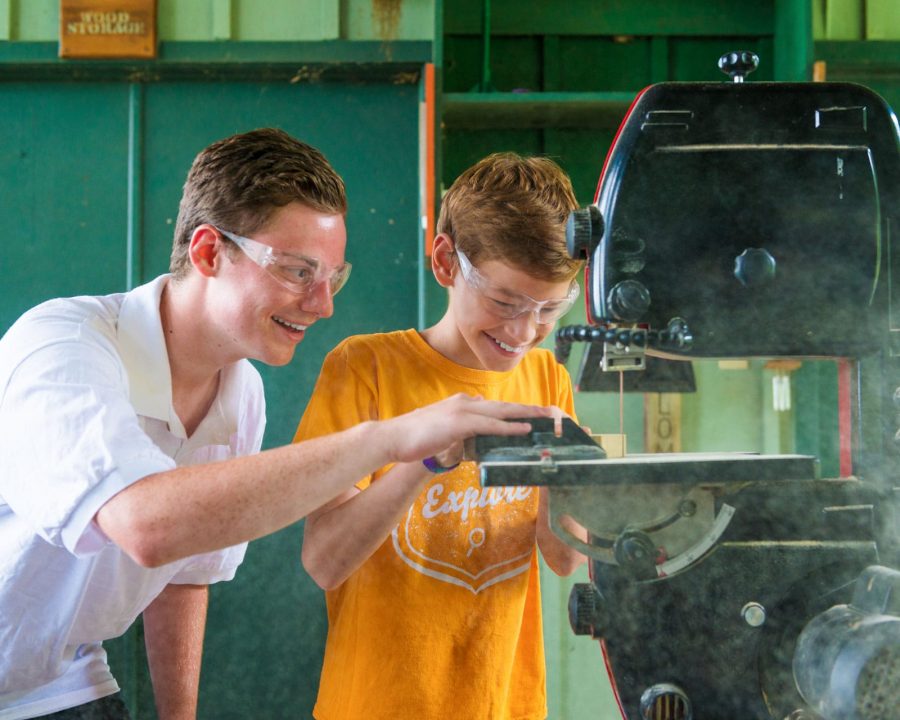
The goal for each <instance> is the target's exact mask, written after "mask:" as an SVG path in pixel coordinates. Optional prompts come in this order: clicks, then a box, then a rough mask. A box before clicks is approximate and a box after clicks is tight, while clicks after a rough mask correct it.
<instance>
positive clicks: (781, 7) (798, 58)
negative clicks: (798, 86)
mask: <svg viewBox="0 0 900 720" xmlns="http://www.w3.org/2000/svg"><path fill="white" fill-rule="evenodd" d="M812 31H813V21H812V4H811V3H810V1H809V0H779V2H777V3H775V65H774V67H775V79H776V80H786V81H792V82H805V81H807V80H810V79H811V78H812V62H813V58H812V49H813V36H812Z"/></svg>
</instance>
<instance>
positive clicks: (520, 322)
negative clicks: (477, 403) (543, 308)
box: [506, 311, 538, 345]
mask: <svg viewBox="0 0 900 720" xmlns="http://www.w3.org/2000/svg"><path fill="white" fill-rule="evenodd" d="M506 331H507V332H508V333H509V339H510V340H513V341H515V342H516V344H518V345H526V344H527V343H530V342H531V341H532V340H534V339H535V338H536V337H537V334H538V324H537V311H528V312H523V313H522V314H521V315H518V316H517V317H514V318H512V319H511V320H507V322H506Z"/></svg>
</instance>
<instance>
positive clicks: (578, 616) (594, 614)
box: [569, 583, 601, 637]
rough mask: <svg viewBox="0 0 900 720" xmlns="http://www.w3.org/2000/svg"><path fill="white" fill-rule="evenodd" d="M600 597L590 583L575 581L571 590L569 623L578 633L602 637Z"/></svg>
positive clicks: (573, 630)
mask: <svg viewBox="0 0 900 720" xmlns="http://www.w3.org/2000/svg"><path fill="white" fill-rule="evenodd" d="M599 600H600V597H599V595H598V594H597V591H596V590H595V589H594V586H593V585H591V584H590V583H575V584H574V585H573V586H572V590H571V591H569V625H571V626H572V632H574V633H575V634H576V635H591V636H592V637H600V627H599V626H600V625H601V623H600V621H599V618H598V615H599Z"/></svg>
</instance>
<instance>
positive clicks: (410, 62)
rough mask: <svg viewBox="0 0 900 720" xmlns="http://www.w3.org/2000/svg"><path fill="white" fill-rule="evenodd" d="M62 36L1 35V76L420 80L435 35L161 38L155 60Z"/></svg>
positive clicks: (128, 79)
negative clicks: (87, 52)
mask: <svg viewBox="0 0 900 720" xmlns="http://www.w3.org/2000/svg"><path fill="white" fill-rule="evenodd" d="M57 52H58V45H57V43H49V42H34V43H0V81H4V80H5V81H11V80H15V81H22V80H74V81H77V80H85V81H99V80H103V81H110V80H112V81H116V80H118V81H126V82H159V81H167V80H209V81H214V80H229V81H241V80H255V81H267V82H278V81H285V82H291V83H298V82H299V83H314V82H389V83H395V84H412V83H416V82H418V81H419V77H420V75H421V71H422V63H425V62H428V61H429V60H430V59H431V43H430V42H428V41H413V40H406V41H397V42H392V43H385V42H379V41H371V42H369V41H347V40H326V41H314V42H215V43H212V42H172V43H161V44H160V49H159V57H158V58H156V59H155V60H61V59H60V58H58V57H57Z"/></svg>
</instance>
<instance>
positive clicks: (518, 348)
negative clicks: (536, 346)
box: [488, 335, 525, 353]
mask: <svg viewBox="0 0 900 720" xmlns="http://www.w3.org/2000/svg"><path fill="white" fill-rule="evenodd" d="M488 337H489V338H490V339H491V340H493V341H494V343H496V345H497V346H498V347H499V348H500V349H501V350H505V351H506V352H508V353H520V352H522V351H523V350H524V349H525V346H524V345H507V344H506V343H505V342H503V341H502V340H498V339H497V338H495V337H493V336H492V335H488Z"/></svg>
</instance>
